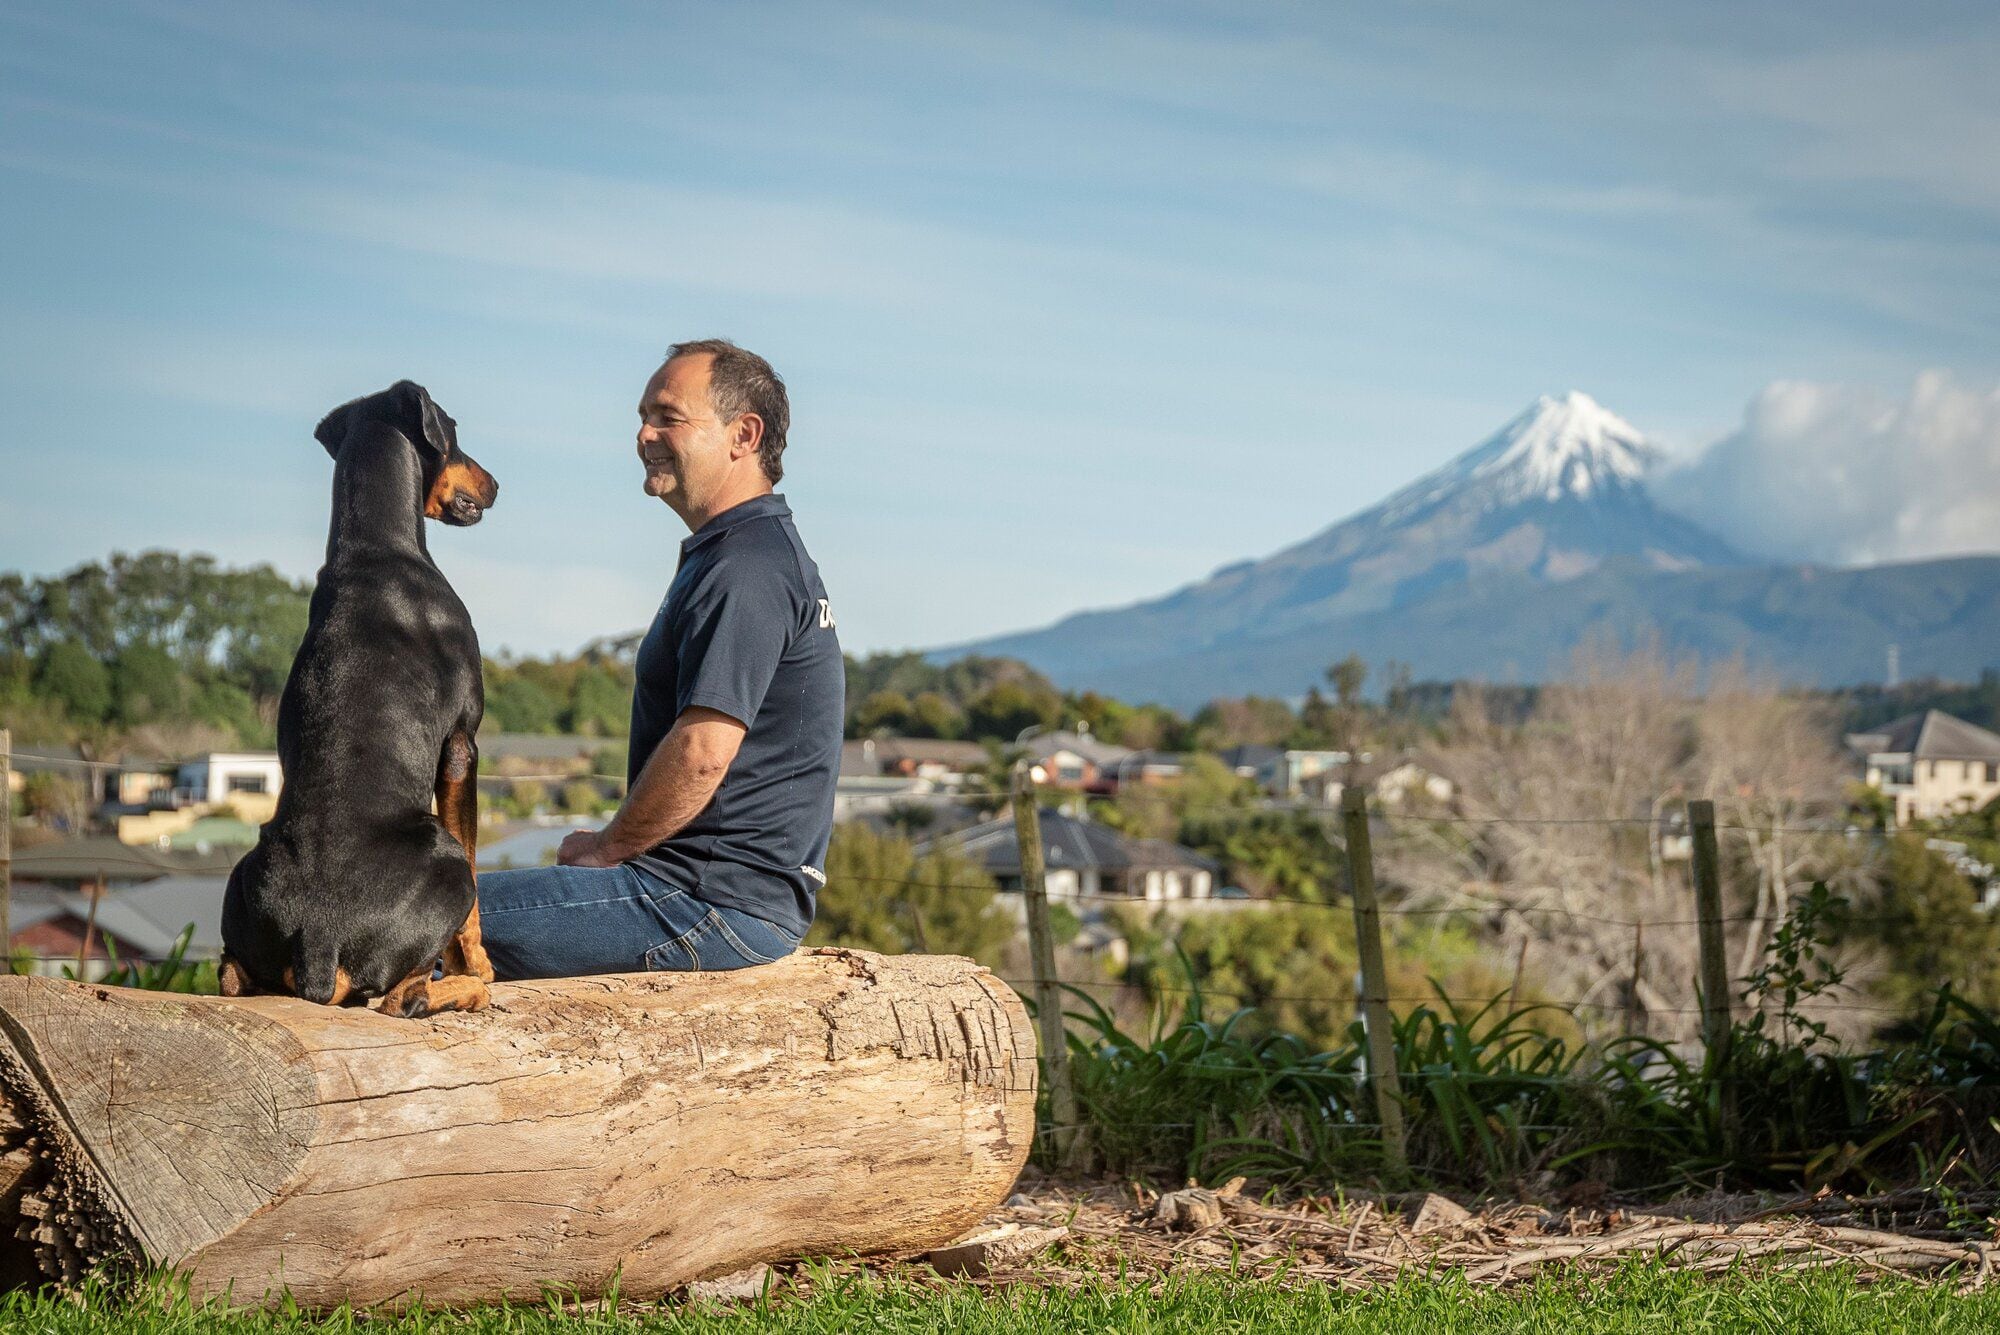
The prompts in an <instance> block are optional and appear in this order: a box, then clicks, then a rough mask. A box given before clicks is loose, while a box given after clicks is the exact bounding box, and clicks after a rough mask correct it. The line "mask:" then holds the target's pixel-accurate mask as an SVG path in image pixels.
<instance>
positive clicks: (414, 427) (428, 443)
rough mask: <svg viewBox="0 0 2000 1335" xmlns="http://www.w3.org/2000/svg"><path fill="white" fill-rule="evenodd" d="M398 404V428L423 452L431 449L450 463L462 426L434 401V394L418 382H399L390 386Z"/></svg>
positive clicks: (390, 391) (390, 390)
mask: <svg viewBox="0 0 2000 1335" xmlns="http://www.w3.org/2000/svg"><path fill="white" fill-rule="evenodd" d="M389 393H390V394H391V395H393V396H394V397H395V402H396V409H397V412H396V428H397V430H399V431H401V432H402V433H403V434H404V435H406V436H408V437H409V438H410V439H411V440H412V441H414V442H415V443H416V444H417V445H418V447H419V448H424V447H428V448H429V449H431V450H433V451H435V452H436V454H437V456H438V457H439V458H440V459H449V458H450V457H451V452H452V449H453V447H454V446H456V445H457V444H458V423H456V422H454V421H452V420H451V415H450V414H448V413H447V412H445V410H444V409H442V408H440V407H438V406H437V404H435V403H433V402H432V401H431V392H430V391H429V390H427V389H425V388H424V387H423V386H422V385H419V384H418V383H416V382H415V381H414V380H398V381H397V382H396V383H395V384H393V385H391V386H389Z"/></svg>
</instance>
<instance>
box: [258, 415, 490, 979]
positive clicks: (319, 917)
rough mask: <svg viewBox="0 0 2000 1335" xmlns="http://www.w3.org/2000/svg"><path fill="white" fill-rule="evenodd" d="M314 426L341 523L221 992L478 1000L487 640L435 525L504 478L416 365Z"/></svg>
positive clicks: (284, 722) (287, 714)
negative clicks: (437, 973)
mask: <svg viewBox="0 0 2000 1335" xmlns="http://www.w3.org/2000/svg"><path fill="white" fill-rule="evenodd" d="M313 434H314V435H315V436H316V437H317V438H318V440H319V442H320V444H322V445H324V446H326V449H327V453H329V454H331V455H332V456H333V457H334V469H333V526H332V530H331V532H330V533H329V534H328V536H327V544H326V564H325V565H324V566H323V567H321V569H320V572H319V581H318V586H317V587H316V588H315V589H314V590H313V596H312V610H311V619H310V622H309V624H308V625H307V628H306V636H305V641H304V642H303V643H302V644H301V645H300V646H299V653H298V657H297V658H296V659H294V660H293V662H292V673H291V677H290V678H289V679H288V680H287V681H286V683H285V693H284V696H283V697H282V699H281V700H280V702H279V705H278V760H279V763H280V764H281V765H282V766H283V768H284V775H285V782H284V787H283V789H282V790H281V792H280V793H279V797H278V808H277V813H276V814H275V815H274V816H273V817H272V818H271V821H270V823H269V824H267V825H266V826H264V828H263V831H262V833H261V835H260V836H259V838H258V841H257V846H256V848H254V849H252V850H251V851H250V852H249V853H248V854H247V855H246V856H245V857H244V858H243V860H242V861H241V862H239V863H238V864H237V865H236V869H235V871H234V872H232V873H231V875H230V877H229V889H228V892H227V895H226V897H225V898H224V901H223V909H222V939H223V943H224V948H225V954H224V958H223V965H222V991H223V994H224V995H225V996H240V995H243V994H245V993H248V992H252V991H267V992H279V991H283V992H292V993H296V994H297V995H298V996H301V997H304V998H305V999H306V1000H308V1001H315V1002H319V1003H321V1004H322V1005H339V1004H340V1003H342V1002H343V1001H349V1000H364V999H368V998H373V997H380V998H381V999H382V1009H383V1010H384V1011H387V1012H390V1013H391V1014H396V1015H406V1016H417V1015H425V1014H428V1013H430V1012H432V1011H439V1010H477V1009H478V1008H480V1007H481V1006H484V1005H485V1004H486V984H487V983H488V982H490V981H491V980H492V978H493V969H492V966H491V965H490V964H488V963H487V959H486V952H485V950H484V949H482V948H481V946H480V944H479V908H478V897H477V892H476V890H475V887H474V881H473V859H474V849H475V847H476V835H477V828H478V796H477V792H476V789H475V784H474V779H475V775H476V771H477V768H478V766H477V761H478V751H477V749H476V747H475V745H474V742H473V739H474V737H475V736H476V735H477V734H478V731H479V720H480V716H481V714H482V713H483V712H484V710H485V696H484V692H483V689H482V685H481V680H480V664H479V640H478V637H477V636H476V635H474V634H473V630H472V619H471V618H470V617H469V616H468V615H467V614H466V611H465V605H464V604H463V603H462V602H460V601H459V598H458V595H457V594H456V593H454V592H453V591H452V587H451V584H450V583H449V582H448V581H447V580H446V579H445V577H444V575H443V573H442V572H440V571H439V570H438V568H437V565H436V564H435V563H434V562H433V561H432V560H431V556H430V551H429V548H428V547H427V546H426V544H425V541H424V521H425V520H426V519H437V520H442V521H443V522H445V523H447V524H454V525H465V524H476V523H478V522H479V519H480V517H481V515H483V514H484V513H485V511H486V507H488V506H490V505H491V504H493V498H494V496H495V494H496V493H497V492H498V490H499V488H498V487H497V485H496V484H495V483H494V481H493V478H492V476H491V475H490V474H489V473H487V472H486V470H485V469H483V468H481V467H480V466H479V465H478V464H476V463H474V462H473V461H472V460H471V459H469V458H467V457H466V455H465V454H464V453H463V452H461V451H460V450H459V448H458V433H457V429H456V424H455V423H454V422H453V421H452V419H451V418H449V417H447V416H446V415H445V414H444V412H443V411H442V410H440V409H439V408H438V406H437V405H436V404H435V403H432V402H431V396H430V395H429V394H428V393H426V392H425V391H424V389H423V387H422V386H420V385H415V384H412V383H410V382H409V381H407V380H404V381H400V382H399V383H397V384H395V385H392V386H390V387H389V388H388V389H386V390H384V391H382V392H381V393H380V394H374V395H370V396H369V397H367V398H365V399H356V400H355V401H354V402H352V403H349V404H345V405H343V406H341V407H339V408H336V409H334V411H333V412H331V413H329V414H327V417H326V420H324V421H322V422H321V423H320V424H319V428H318V429H317V430H316V431H315V432H314V433H313ZM433 804H435V814H434V813H433ZM440 959H442V961H443V963H444V976H443V977H442V978H438V979H436V980H435V981H434V980H433V977H432V974H433V965H434V964H435V963H436V962H437V961H439V960H440Z"/></svg>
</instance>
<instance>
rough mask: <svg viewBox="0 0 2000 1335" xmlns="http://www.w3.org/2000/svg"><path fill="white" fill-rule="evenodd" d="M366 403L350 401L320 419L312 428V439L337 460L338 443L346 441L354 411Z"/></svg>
mask: <svg viewBox="0 0 2000 1335" xmlns="http://www.w3.org/2000/svg"><path fill="white" fill-rule="evenodd" d="M366 402H368V400H366V399H350V400H349V401H348V402H346V403H343V404H341V405H340V406H339V407H338V408H335V409H334V410H333V411H332V412H330V413H328V414H327V415H326V416H325V417H322V418H320V419H319V425H318V426H316V427H314V428H313V439H314V440H316V441H318V442H319V443H320V444H322V445H324V446H326V452H327V453H328V454H330V455H332V456H333V457H334V458H336V459H338V458H339V457H340V442H342V441H343V440H346V439H347V429H348V428H349V427H350V426H352V425H353V424H354V414H355V410H356V409H358V408H360V407H361V405H362V404H364V403H366Z"/></svg>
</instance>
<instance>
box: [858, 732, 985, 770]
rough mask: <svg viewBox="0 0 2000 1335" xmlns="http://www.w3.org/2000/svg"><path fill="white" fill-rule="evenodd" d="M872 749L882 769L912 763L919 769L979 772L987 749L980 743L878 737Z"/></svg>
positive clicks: (933, 738)
mask: <svg viewBox="0 0 2000 1335" xmlns="http://www.w3.org/2000/svg"><path fill="white" fill-rule="evenodd" d="M873 745H874V748H875V759H876V762H877V763H878V764H883V765H893V764H895V763H897V762H898V761H903V760H911V761H915V762H916V763H917V764H920V765H923V764H937V765H958V766H963V767H969V768H974V769H976V768H978V767H979V766H981V765H984V764H985V763H986V748H985V747H983V746H981V745H980V744H979V743H978V742H954V741H949V740H947V739H945V738H942V737H877V738H875V739H874V741H873Z"/></svg>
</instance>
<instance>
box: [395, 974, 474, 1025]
mask: <svg viewBox="0 0 2000 1335" xmlns="http://www.w3.org/2000/svg"><path fill="white" fill-rule="evenodd" d="M489 999H490V998H489V997H488V995H487V991H486V983H485V981H484V980H483V979H479V978H474V977H472V976H471V975H470V974H446V975H445V976H444V977H442V978H432V977H431V968H430V966H429V965H425V966H424V967H423V968H421V969H419V970H417V971H416V972H415V973H413V974H411V975H410V976H409V977H408V978H405V979H404V980H403V981H402V982H400V983H398V984H396V985H395V986H394V987H392V988H390V989H389V990H388V991H387V992H386V993H384V994H383V996H382V1000H381V1002H380V1003H379V1004H378V1005H377V1007H376V1009H377V1010H380V1011H381V1012H382V1013H383V1014H384V1015H400V1016H402V1017H403V1018H404V1019H406V1020H416V1019H421V1018H422V1017H423V1016H426V1015H432V1014H435V1013H436V1012H438V1011H477V1010H484V1009H486V1003H487V1001H488V1000H489Z"/></svg>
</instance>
